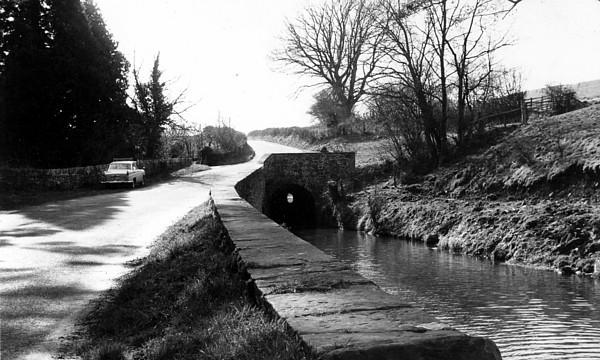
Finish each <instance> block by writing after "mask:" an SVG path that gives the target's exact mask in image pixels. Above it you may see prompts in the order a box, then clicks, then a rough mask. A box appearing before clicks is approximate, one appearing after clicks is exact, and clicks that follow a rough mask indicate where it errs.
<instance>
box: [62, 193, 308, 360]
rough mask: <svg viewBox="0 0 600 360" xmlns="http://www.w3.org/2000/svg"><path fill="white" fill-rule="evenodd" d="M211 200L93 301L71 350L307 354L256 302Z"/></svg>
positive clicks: (124, 355) (168, 355)
mask: <svg viewBox="0 0 600 360" xmlns="http://www.w3.org/2000/svg"><path fill="white" fill-rule="evenodd" d="M248 280H249V276H248V274H247V273H246V272H245V271H244V269H243V264H241V262H240V259H239V258H238V257H237V254H236V252H235V251H234V245H233V243H232V242H231V240H230V239H229V237H228V235H227V232H226V230H225V228H224V227H223V225H222V224H221V222H220V219H219V217H218V214H217V213H216V210H215V208H214V205H213V204H212V201H210V202H209V203H206V204H203V205H201V206H199V207H197V208H195V209H194V210H192V211H191V212H190V213H188V214H187V215H186V216H185V217H184V218H183V219H182V220H180V221H179V222H178V223H176V224H175V225H173V226H172V227H171V228H169V229H168V230H167V231H166V232H165V233H164V234H163V235H161V236H160V238H158V239H157V240H156V242H155V243H154V244H153V246H152V249H151V252H150V254H149V255H148V256H147V257H146V258H144V259H142V260H140V262H139V264H138V265H137V266H136V267H135V268H134V269H133V270H132V271H131V273H129V274H128V275H126V276H125V277H123V278H122V279H120V281H119V282H118V286H117V287H115V288H114V289H112V290H110V291H108V292H107V293H106V294H105V295H104V296H103V297H102V298H101V299H99V300H98V301H97V302H95V303H94V304H93V306H92V307H91V310H90V312H89V313H88V314H87V315H86V316H85V318H84V319H82V322H81V324H80V331H79V333H78V336H76V337H75V339H74V340H72V341H71V342H70V343H69V344H68V345H67V346H65V353H66V354H67V355H72V354H74V355H77V356H81V357H83V358H84V359H97V360H100V359H305V358H310V354H308V353H307V352H306V351H305V347H304V345H303V344H302V343H301V342H300V341H299V340H298V338H297V337H296V336H295V334H293V333H292V332H291V331H290V330H289V328H288V327H287V325H286V324H285V323H284V322H283V321H282V320H279V319H277V318H276V316H275V315H274V314H271V313H269V312H268V311H267V310H265V309H264V308H263V307H261V305H262V304H259V303H257V299H258V297H257V294H256V288H255V287H254V285H253V283H252V282H249V281H248Z"/></svg>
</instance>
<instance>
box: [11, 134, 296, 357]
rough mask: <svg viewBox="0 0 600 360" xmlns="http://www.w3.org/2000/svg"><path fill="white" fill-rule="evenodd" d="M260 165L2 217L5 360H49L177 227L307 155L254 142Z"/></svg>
mask: <svg viewBox="0 0 600 360" xmlns="http://www.w3.org/2000/svg"><path fill="white" fill-rule="evenodd" d="M250 145H251V146H252V147H253V148H254V149H255V151H256V157H255V158H254V160H253V161H251V162H248V163H245V164H239V165H230V166H217V167H213V168H211V169H210V170H207V171H204V172H200V173H196V174H193V175H191V176H186V177H181V178H177V179H174V180H170V181H168V182H164V183H160V184H156V185H153V186H148V187H145V188H138V189H136V190H131V191H124V192H118V193H108V194H102V195H96V196H89V197H82V198H77V199H72V200H65V201H57V202H54V203H46V204H42V205H37V206H31V207H26V208H22V209H19V210H14V211H1V212H0V359H2V360H9V359H28V360H30V359H31V360H33V359H49V358H51V357H52V354H55V353H56V350H57V347H58V345H59V342H60V337H61V336H65V335H68V334H69V333H70V332H71V331H72V330H73V324H74V322H75V321H76V318H77V316H78V315H80V314H81V313H82V311H83V310H84V308H85V306H86V305H87V304H88V303H89V301H90V300H92V299H94V298H96V297H98V296H99V295H100V294H101V292H102V291H104V290H107V289H108V288H110V287H111V286H113V285H114V281H115V279H116V278H118V277H119V276H121V275H123V274H125V273H126V272H127V270H128V268H127V266H126V265H125V263H126V262H128V261H130V260H133V259H136V258H139V257H142V256H144V255H146V254H147V252H148V245H150V244H151V243H152V241H153V240H154V239H155V238H156V237H157V236H158V235H160V234H161V233H162V232H163V231H164V230H165V229H166V228H167V227H168V226H169V225H171V224H173V223H174V222H176V221H177V220H178V219H180V218H181V217H182V216H183V215H185V214H186V213H187V212H188V211H189V210H191V209H192V208H194V207H195V206H197V205H199V204H200V203H202V202H203V201H205V200H207V199H208V191H209V189H211V188H212V187H218V186H228V185H233V184H235V183H236V182H237V181H238V180H240V179H241V178H242V177H243V176H245V174H248V173H250V172H251V171H252V170H253V169H256V168H258V167H260V160H261V159H262V158H263V156H264V154H266V153H277V152H298V151H299V150H297V149H294V148H289V147H285V146H281V145H276V144H272V143H267V142H262V141H251V142H250Z"/></svg>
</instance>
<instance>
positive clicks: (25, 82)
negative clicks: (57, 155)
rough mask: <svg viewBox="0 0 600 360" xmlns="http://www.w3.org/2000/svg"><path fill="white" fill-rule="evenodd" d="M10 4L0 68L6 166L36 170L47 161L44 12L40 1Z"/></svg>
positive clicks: (47, 44) (48, 40)
mask: <svg viewBox="0 0 600 360" xmlns="http://www.w3.org/2000/svg"><path fill="white" fill-rule="evenodd" d="M7 4H8V5H9V7H7V8H5V11H6V12H5V13H4V15H7V16H3V18H4V20H3V22H4V23H5V24H7V25H8V27H7V28H6V29H3V31H2V32H3V38H2V45H1V48H2V63H1V64H0V65H1V67H2V71H1V75H0V84H1V90H0V97H1V100H0V103H1V104H0V111H1V113H0V114H1V115H2V120H1V122H2V125H1V126H2V130H3V133H4V139H3V144H2V145H3V146H2V148H3V149H4V151H3V153H2V155H3V157H4V158H5V159H6V160H7V161H8V162H13V163H14V162H19V163H22V162H25V163H26V164H32V163H35V160H37V159H39V158H40V157H41V156H42V155H43V152H42V150H43V143H44V140H46V138H44V137H45V136H46V135H45V130H46V125H47V124H46V121H47V117H46V115H47V114H48V112H49V109H50V106H49V105H50V101H49V98H48V96H47V95H48V93H49V92H50V89H49V88H48V85H49V83H50V82H49V71H48V54H49V49H48V48H49V44H50V41H51V39H50V37H49V36H48V32H47V29H48V23H47V18H46V11H45V7H44V6H43V4H42V3H41V2H40V1H39V0H22V1H20V2H8V3H7Z"/></svg>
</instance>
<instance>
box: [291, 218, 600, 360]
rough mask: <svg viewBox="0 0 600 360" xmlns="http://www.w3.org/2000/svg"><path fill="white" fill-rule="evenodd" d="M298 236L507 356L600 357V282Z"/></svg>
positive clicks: (419, 247) (391, 245)
mask: <svg viewBox="0 0 600 360" xmlns="http://www.w3.org/2000/svg"><path fill="white" fill-rule="evenodd" d="M297 234H298V236H300V237H302V238H303V239H305V240H307V241H309V242H310V243H312V244H314V245H315V246H316V247H318V248H320V249H321V250H323V251H325V252H326V253H328V254H330V255H333V256H335V257H336V258H337V259H339V260H340V261H342V262H344V263H346V264H349V265H351V266H352V267H353V268H354V270H356V271H357V272H358V273H360V274H361V275H363V276H364V277H366V278H368V279H370V280H372V281H374V282H375V283H376V284H377V285H379V286H380V287H381V288H383V289H384V290H385V291H386V292H388V293H391V294H397V295H399V296H401V297H402V298H404V299H405V300H406V301H410V302H412V303H413V304H416V305H417V306H422V307H423V308H424V309H425V311H427V312H429V313H430V314H432V315H434V316H435V317H437V318H438V319H439V320H440V321H441V322H444V323H446V324H449V325H451V326H453V327H454V328H456V329H459V330H461V331H463V332H465V333H468V334H471V335H479V336H486V337H489V338H491V339H493V340H494V341H495V342H496V344H497V345H498V347H499V348H500V351H501V353H502V357H503V359H508V360H517V359H519V360H521V359H523V360H525V359H527V360H531V359H544V360H545V359H561V360H562V359H570V360H573V359H588V360H589V359H600V280H593V279H589V278H580V277H577V276H561V275H559V274H556V273H554V272H552V271H544V270H535V269H530V268H524V267H518V266H510V265H505V264H494V263H492V262H490V261H484V260H479V259H476V258H473V257H468V256H463V255H456V254H451V253H448V252H446V251H438V250H436V249H429V248H427V247H426V246H425V245H423V244H421V243H414V242H409V241H405V240H399V239H394V238H386V237H374V236H369V235H366V234H363V233H358V232H353V231H337V230H328V229H316V230H314V229H312V230H302V231H299V232H297Z"/></svg>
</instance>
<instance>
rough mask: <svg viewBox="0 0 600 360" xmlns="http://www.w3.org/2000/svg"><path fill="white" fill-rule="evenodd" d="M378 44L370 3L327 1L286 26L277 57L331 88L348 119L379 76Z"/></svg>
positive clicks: (379, 33)
mask: <svg viewBox="0 0 600 360" xmlns="http://www.w3.org/2000/svg"><path fill="white" fill-rule="evenodd" d="M381 40H382V34H381V32H379V31H378V28H377V16H376V13H375V8H374V7H373V5H372V4H371V3H370V1H368V0H341V1H334V0H331V1H329V2H327V3H325V4H322V5H321V6H315V7H309V8H307V9H306V10H305V12H304V14H302V15H301V16H299V17H298V18H297V19H296V20H295V21H293V22H288V23H287V32H286V35H285V37H284V47H283V49H282V50H281V51H278V52H276V54H275V57H276V60H278V61H281V62H283V63H285V64H287V65H290V66H292V67H293V68H294V69H295V71H296V72H297V73H299V74H302V75H309V76H312V77H315V78H318V79H319V80H320V81H319V84H326V85H328V86H329V87H331V89H332V90H333V91H334V92H335V95H336V98H337V99H339V101H340V104H341V105H342V106H343V108H344V109H345V113H346V116H347V117H348V116H350V115H351V114H352V111H353V109H354V106H355V105H356V103H357V102H358V101H359V100H360V99H361V97H363V96H364V95H365V93H366V92H367V89H368V87H369V85H370V82H371V81H372V80H373V79H374V77H376V75H377V74H376V69H377V64H378V62H379V60H380V59H381V56H382V55H381V52H380V51H379V45H380V43H381Z"/></svg>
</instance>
